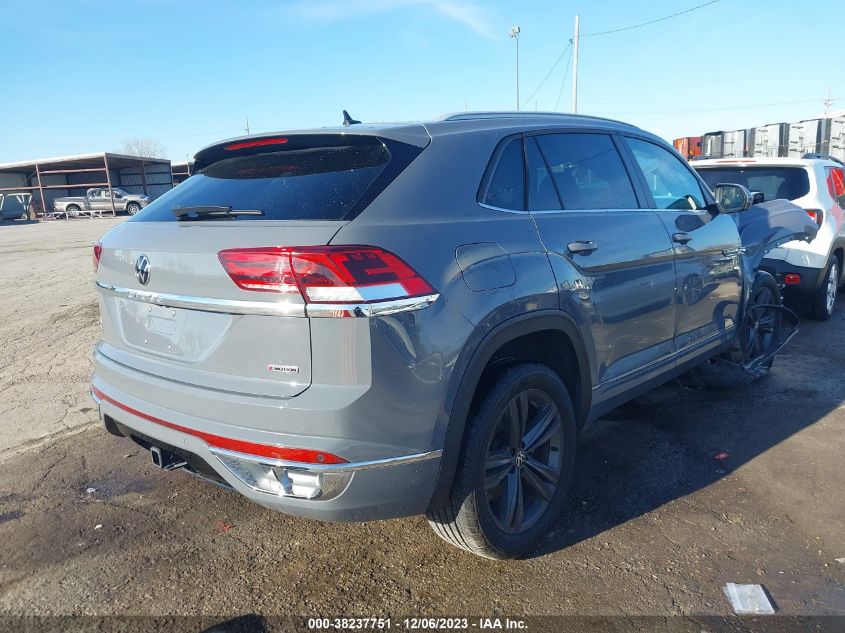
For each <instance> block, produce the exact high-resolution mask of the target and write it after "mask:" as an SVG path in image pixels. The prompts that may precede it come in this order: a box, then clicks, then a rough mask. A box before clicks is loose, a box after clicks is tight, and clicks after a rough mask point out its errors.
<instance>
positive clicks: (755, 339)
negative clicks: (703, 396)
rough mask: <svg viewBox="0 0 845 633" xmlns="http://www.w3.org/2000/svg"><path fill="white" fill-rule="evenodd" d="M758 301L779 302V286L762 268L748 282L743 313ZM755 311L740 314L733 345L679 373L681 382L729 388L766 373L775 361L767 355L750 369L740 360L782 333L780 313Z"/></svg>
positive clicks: (741, 384) (770, 303)
mask: <svg viewBox="0 0 845 633" xmlns="http://www.w3.org/2000/svg"><path fill="white" fill-rule="evenodd" d="M757 305H781V296H780V289H779V288H778V285H777V282H776V281H775V280H774V278H773V277H772V276H771V275H770V274H768V273H765V272H758V273H757V275H756V276H755V278H754V284H753V285H752V286H751V293H750V294H749V297H748V305H747V307H746V315H747V314H748V311H749V310H751V309H752V308H753V307H754V306H757ZM758 312H761V314H757V313H755V317H756V318H753V319H752V318H747V317H746V318H743V319H742V321H741V322H740V325H739V331H738V332H737V337H736V342H735V343H734V346H733V347H732V348H731V349H730V350H729V351H728V352H726V353H725V354H724V355H721V356H716V357H714V358H709V359H707V361H706V362H704V363H702V364H701V365H699V366H698V367H694V368H693V369H691V370H690V371H688V372H687V373H686V374H684V375H683V376H682V377H681V380H682V382H683V383H684V384H685V385H687V386H689V387H693V388H699V387H716V388H719V389H729V388H732V387H742V386H745V385H750V384H751V383H752V382H755V381H757V380H759V379H761V378H763V377H764V376H766V375H767V374H768V373H769V370H770V369H771V367H772V364H773V363H774V358H770V359H769V360H768V361H766V362H765V363H763V364H761V365H758V366H757V367H754V368H752V369H746V368H745V367H743V366H742V364H743V363H746V362H747V361H749V360H751V359H752V358H754V356H755V354H756V353H758V352H759V350H761V349H763V348H765V346H766V345H768V344H770V342H771V341H770V337H775V338H778V337H780V334H781V315H780V313H779V312H775V311H771V312H767V311H765V310H763V311H758Z"/></svg>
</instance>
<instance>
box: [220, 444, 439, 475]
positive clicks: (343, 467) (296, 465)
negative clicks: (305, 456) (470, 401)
mask: <svg viewBox="0 0 845 633" xmlns="http://www.w3.org/2000/svg"><path fill="white" fill-rule="evenodd" d="M208 450H209V451H210V452H211V453H212V454H213V455H215V456H217V457H218V458H219V457H220V456H225V457H229V458H232V459H240V460H243V461H247V462H254V463H258V464H263V465H265V466H272V467H273V468H286V469H288V470H308V471H311V472H321V473H343V472H355V471H359V470H371V469H373V468H385V467H388V466H402V465H404V464H413V463H416V462H424V461H426V460H429V459H437V458H439V457H440V456H441V455H442V454H443V451H442V450H436V451H428V452H426V453H414V454H412V455H401V456H399V457H384V458H382V459H371V460H369V461H364V462H346V463H343V464H310V463H306V462H291V461H285V460H283V459H273V458H271V457H260V456H258V455H249V454H247V453H238V452H236V451H230V450H227V449H225V448H215V447H213V446H209V447H208Z"/></svg>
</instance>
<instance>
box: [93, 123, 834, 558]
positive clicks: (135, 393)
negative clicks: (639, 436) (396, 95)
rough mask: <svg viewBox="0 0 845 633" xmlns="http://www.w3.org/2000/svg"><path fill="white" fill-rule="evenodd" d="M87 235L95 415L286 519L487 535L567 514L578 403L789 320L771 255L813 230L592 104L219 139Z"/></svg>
mask: <svg viewBox="0 0 845 633" xmlns="http://www.w3.org/2000/svg"><path fill="white" fill-rule="evenodd" d="M196 169H197V173H196V175H194V176H192V177H191V178H189V179H188V180H187V181H185V182H184V183H183V184H181V185H180V186H179V187H176V188H175V189H173V190H172V191H170V192H168V193H167V194H165V195H164V196H162V197H160V198H158V199H157V200H156V201H154V202H152V203H151V204H150V205H149V206H147V207H146V208H144V209H143V210H142V211H140V212H139V213H138V214H137V215H135V216H134V217H132V218H131V219H129V220H128V221H126V222H124V223H122V224H120V225H119V226H117V227H115V228H113V229H112V230H110V231H109V232H108V234H107V235H105V236H104V237H103V238H102V241H101V242H98V243H97V244H96V245H95V247H94V266H95V268H96V270H97V272H96V284H97V287H98V288H99V291H100V310H101V313H102V323H103V332H102V339H101V340H100V341H99V343H98V344H97V346H96V351H95V355H94V358H95V371H94V375H93V377H92V394H93V397H94V399H95V400H96V402H97V403H98V404H99V408H100V415H101V417H102V420H103V422H104V424H105V426H106V428H107V429H108V430H109V431H110V432H112V433H114V434H115V435H119V436H125V437H129V438H131V439H132V440H133V441H135V442H136V443H138V444H140V445H141V446H143V447H145V448H147V449H149V450H150V453H151V455H152V460H153V462H154V463H155V465H157V466H159V467H160V468H163V469H168V470H170V469H185V470H187V471H189V472H192V473H193V474H195V475H198V476H200V477H203V478H206V479H209V480H212V481H214V482H217V483H219V484H222V485H224V486H226V487H229V488H232V489H234V490H236V491H237V492H239V493H241V494H243V495H245V496H247V497H248V498H250V499H252V500H253V501H255V502H257V503H260V504H262V505H265V506H267V507H269V508H273V509H275V510H280V511H283V512H287V513H290V514H296V515H302V516H306V517H313V518H316V519H323V520H329V521H366V520H372V519H386V518H391V517H399V516H404V515H412V514H420V513H425V514H426V515H427V516H428V519H429V521H430V523H431V525H432V526H433V527H434V529H435V530H436V532H437V533H438V534H439V535H440V536H441V537H443V538H444V539H445V540H447V541H449V542H450V543H453V544H454V545H457V546H458V547H462V548H464V549H466V550H469V551H471V552H474V553H476V554H480V555H483V556H488V557H492V558H506V557H514V556H520V555H523V554H524V553H526V552H527V551H528V550H529V549H530V548H531V547H532V546H533V545H534V544H535V543H536V541H537V540H538V539H539V538H540V537H541V536H542V535H543V533H544V532H546V531H547V530H548V529H549V527H550V526H551V525H552V523H553V522H554V521H555V520H556V519H557V517H558V515H559V513H560V511H561V508H562V506H563V503H564V500H565V496H566V491H567V488H568V486H569V483H570V480H571V478H572V474H573V465H574V462H575V451H576V442H577V438H578V433H579V431H580V430H581V429H582V428H583V426H584V425H585V424H587V423H588V422H590V421H591V420H594V419H596V418H598V417H599V416H601V415H603V414H604V413H606V412H607V411H609V410H611V409H613V408H614V407H616V406H618V405H620V404H621V403H623V402H625V401H626V400H629V399H631V398H633V397H635V396H636V395H638V394H640V393H642V392H644V391H646V390H648V389H650V388H652V387H654V386H656V385H658V384H660V383H663V382H666V381H667V380H669V379H671V378H673V377H675V376H677V375H679V374H681V373H683V372H686V371H687V370H689V369H691V368H693V367H699V369H702V368H709V369H710V370H711V372H710V373H711V374H713V373H715V374H720V375H727V374H730V372H729V371H728V370H727V368H728V367H733V368H735V369H738V375H752V376H759V375H761V374H762V373H765V370H766V368H767V367H768V365H769V364H771V360H772V356H773V355H774V353H775V352H776V351H777V349H779V348H780V347H781V346H782V344H783V343H784V341H785V338H786V336H785V334H784V332H785V329H786V328H784V327H783V315H782V312H781V309H780V308H779V307H778V304H779V303H780V297H779V293H778V287H777V285H776V284H775V283H774V281H773V279H772V278H771V277H770V276H769V275H767V274H765V273H760V272H758V271H757V270H756V268H757V265H758V264H759V262H760V259H761V258H762V255H763V253H764V252H765V251H766V250H768V249H770V248H773V247H774V246H776V245H777V244H778V243H783V242H785V241H787V240H790V239H796V238H798V239H810V238H811V237H812V236H813V235H814V234H815V230H816V228H817V227H816V225H815V223H813V222H812V220H810V219H809V218H808V216H807V214H806V213H804V212H803V211H802V210H800V209H798V208H797V207H795V206H793V205H791V204H789V203H787V202H783V201H774V202H769V203H766V204H764V205H753V206H752V202H753V201H752V200H751V199H749V193H748V191H747V190H745V189H744V188H743V187H740V186H732V185H720V186H719V187H717V192H716V197H717V198H720V200H721V204H719V203H717V202H716V200H715V199H714V195H713V194H712V193H711V191H710V190H709V189H708V188H707V186H706V185H704V184H703V183H702V181H701V180H700V178H699V177H698V176H697V175H696V173H695V172H694V171H693V170H692V169H690V168H689V166H688V165H687V164H686V163H685V161H683V160H682V159H681V158H680V156H679V155H678V154H677V153H675V152H674V150H673V149H672V148H671V146H669V145H667V144H666V143H665V142H664V141H662V140H660V139H658V138H657V137H655V136H653V135H651V134H648V133H646V132H643V131H642V130H640V129H637V128H635V127H632V126H630V125H626V124H623V123H619V122H615V121H609V120H604V119H597V118H591V117H583V116H564V115H557V114H542V113H532V114H520V113H465V114H460V115H453V116H447V117H444V118H442V119H440V120H437V121H433V122H426V123H418V124H397V125H386V124H381V125H363V124H354V123H353V124H352V125H349V126H348V127H342V128H326V129H319V130H313V131H299V132H290V133H280V134H272V135H262V136H250V137H244V138H238V139H233V140H229V141H225V142H222V143H218V144H215V145H212V146H210V147H207V148H205V149H203V150H202V151H200V152H199V153H198V154H197V155H196Z"/></svg>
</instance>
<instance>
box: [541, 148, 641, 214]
mask: <svg viewBox="0 0 845 633" xmlns="http://www.w3.org/2000/svg"><path fill="white" fill-rule="evenodd" d="M536 139H537V144H538V145H539V147H540V150H541V151H542V153H543V156H545V158H546V162H547V163H548V165H549V169H551V172H552V178H553V179H554V183H555V186H556V187H557V192H558V194H560V200H561V203H562V204H563V208H564V209H636V208H637V207H639V204H638V203H637V196H636V195H635V194H634V187H633V186H632V185H631V180H630V178H629V177H628V172H627V171H625V165H624V164H623V163H622V158H621V157H620V156H619V152H617V151H616V146H615V145H614V144H613V140H612V139H611V138H610V136H608V135H607V134H544V135H542V136H537V137H536Z"/></svg>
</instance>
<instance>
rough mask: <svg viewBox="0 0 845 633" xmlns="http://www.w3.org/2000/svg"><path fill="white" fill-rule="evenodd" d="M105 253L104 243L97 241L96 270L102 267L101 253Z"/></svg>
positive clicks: (95, 247)
mask: <svg viewBox="0 0 845 633" xmlns="http://www.w3.org/2000/svg"><path fill="white" fill-rule="evenodd" d="M102 254H103V245H102V244H100V243H99V242H97V243H96V244H94V272H97V269H98V268H99V267H100V255H102Z"/></svg>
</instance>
